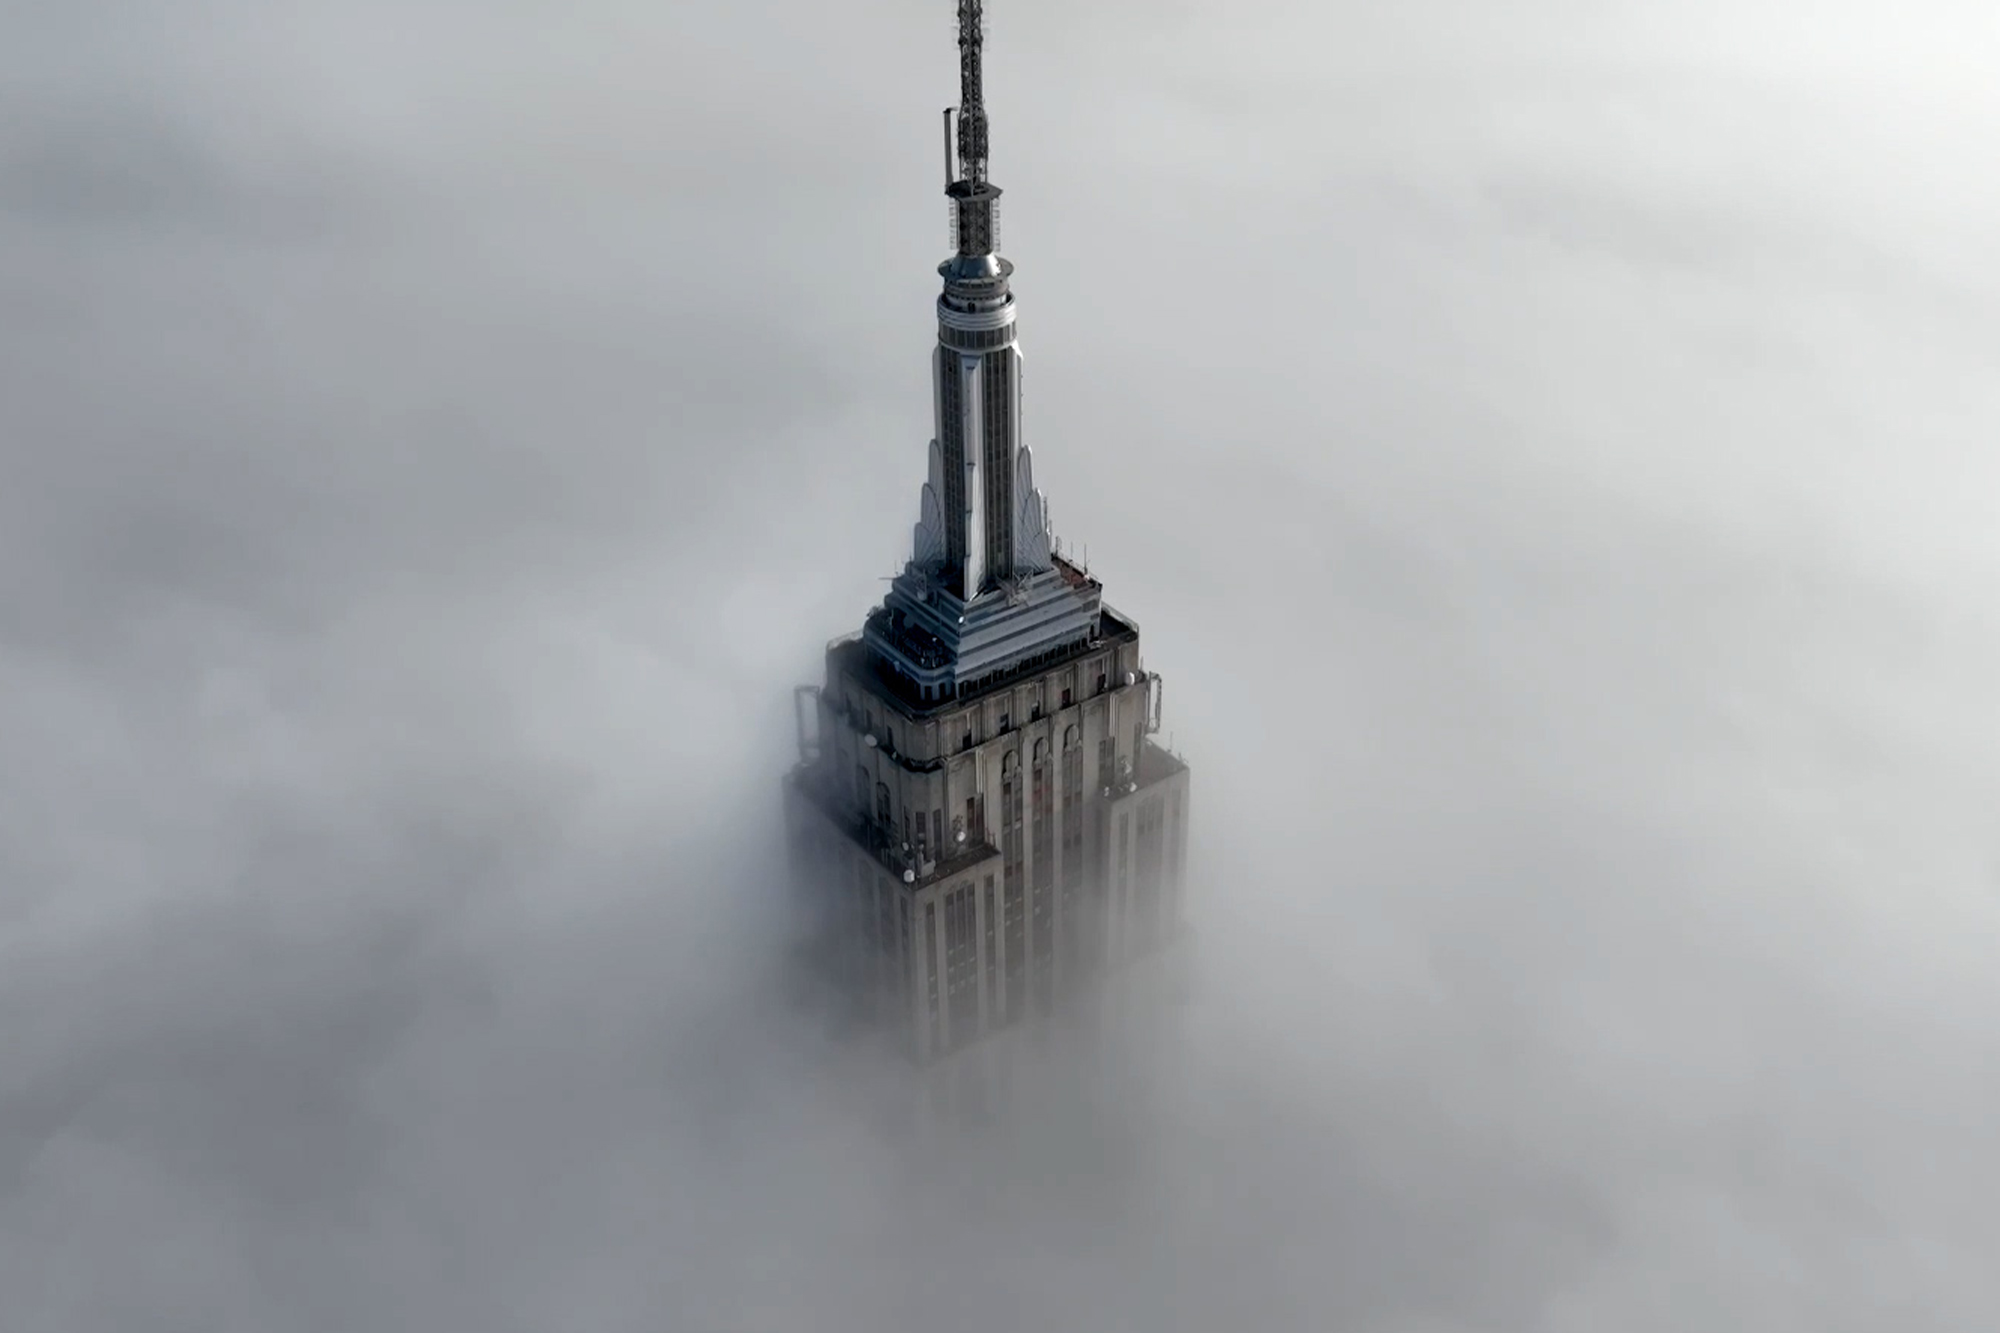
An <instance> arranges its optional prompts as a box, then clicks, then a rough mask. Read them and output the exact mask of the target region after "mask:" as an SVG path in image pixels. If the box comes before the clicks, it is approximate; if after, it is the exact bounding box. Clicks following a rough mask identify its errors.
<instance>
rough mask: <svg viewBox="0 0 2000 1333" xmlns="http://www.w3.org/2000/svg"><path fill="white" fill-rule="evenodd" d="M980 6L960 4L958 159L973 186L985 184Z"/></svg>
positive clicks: (967, 0)
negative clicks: (980, 60)
mask: <svg viewBox="0 0 2000 1333" xmlns="http://www.w3.org/2000/svg"><path fill="white" fill-rule="evenodd" d="M979 5H980V0H958V157H959V161H960V162H962V163H963V164H964V167H965V179H966V180H967V181H969V182H970V183H972V184H974V185H983V184H985V182H986V98H985V93H984V89H983V88H982V87H981V86H980V85H981V74H982V70H981V69H980V62H979V50H980V47H982V46H983V45H985V42H986V34H985V33H984V32H983V31H982V30H981V29H982V26H983V25H982V22H981V19H980V15H979Z"/></svg>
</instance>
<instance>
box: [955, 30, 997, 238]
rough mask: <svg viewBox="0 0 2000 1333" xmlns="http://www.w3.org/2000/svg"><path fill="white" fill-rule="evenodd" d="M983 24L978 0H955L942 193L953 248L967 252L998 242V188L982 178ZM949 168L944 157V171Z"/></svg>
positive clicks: (984, 154) (983, 141)
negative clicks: (949, 133) (954, 105)
mask: <svg viewBox="0 0 2000 1333" xmlns="http://www.w3.org/2000/svg"><path fill="white" fill-rule="evenodd" d="M984 26H985V22H984V19H983V18H982V17H981V14H980V0H958V97H959V105H958V166H957V172H958V176H957V179H955V180H952V181H950V182H949V183H948V184H947V185H946V186H945V193H946V194H948V195H950V196H951V198H952V200H953V226H954V230H955V231H956V233H957V236H958V252H959V254H961V255H966V256H978V255H990V254H992V253H993V251H994V249H995V247H996V246H997V245H998V244H999V236H998V234H997V228H998V221H999V219H998V213H999V205H1000V191H999V190H998V189H997V188H996V187H995V186H994V185H993V184H992V183H991V182H989V181H988V180H987V179H986V93H985V89H984V88H983V87H982V82H983V74H984V70H983V69H982V68H981V62H980V48H981V47H982V46H984V45H985V43H986V34H985V32H984V30H983V29H984ZM946 156H947V158H949V156H950V155H949V154H948V153H947V155H946ZM951 171H952V167H951V165H950V163H949V161H947V163H946V174H947V175H950V174H951Z"/></svg>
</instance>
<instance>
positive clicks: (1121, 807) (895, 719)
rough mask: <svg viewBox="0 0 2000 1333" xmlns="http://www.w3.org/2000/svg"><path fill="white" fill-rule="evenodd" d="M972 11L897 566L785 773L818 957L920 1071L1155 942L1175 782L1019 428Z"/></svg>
mask: <svg viewBox="0 0 2000 1333" xmlns="http://www.w3.org/2000/svg"><path fill="white" fill-rule="evenodd" d="M984 44H985V33H984V29H983V17H982V14H981V4H980V0H958V50H959V104H958V106H957V107H956V108H948V109H947V110H946V111H945V113H944V128H945V195H946V197H947V199H948V200H949V201H950V215H951V219H952V227H951V232H952V248H953V251H954V253H953V254H951V255H950V256H949V257H948V258H946V259H945V260H944V261H943V262H942V263H941V264H939V265H938V274H939V276H940V277H941V278H942V279H943V289H942V291H941V292H940V293H939V296H938V299H937V343H936V346H935V348H934V349H933V352H932V361H931V368H932V410H933V416H934V427H935V428H934V432H933V435H932V438H931V441H930V446H929V449H928V453H927V459H928V469H927V476H926V480H925V482H924V484H923V487H922V490H921V493H920V498H919V504H918V520H917V524H916V528H915V531H914V533H913V534H912V542H911V552H910V558H909V560H908V562H907V563H906V564H905V566H904V568H903V571H902V572H901V573H900V574H899V575H897V576H896V577H895V578H894V579H893V580H892V581H891V584H890V588H889V591H888V593H887V594H886V596H885V597H884V599H883V602H882V604H881V605H880V606H878V607H877V608H875V610H874V611H872V612H871V613H870V614H869V615H868V616H867V618H866V620H865V621H864V623H863V626H862V629H861V632H860V633H858V634H853V635H849V636H847V637H845V638H842V639H837V640H835V641H834V642H833V643H832V644H830V645H828V648H827V654H826V679H825V683H824V684H823V685H818V686H805V687H802V688H801V690H800V691H799V703H800V710H799V751H800V760H799V764H798V766H797V767H796V768H795V769H794V770H793V772H792V774H791V775H790V777H789V778H788V780H787V783H786V793H787V802H786V806H787V817H788V827H789V832H790V836H791V838H792V847H793V855H794V865H795V867H796V869H797V872H798V876H797V877H798V880H799V883H800V887H801V890H802V892H804V893H805V894H806V895H807V902H808V903H809V905H810V906H811V908H812V910H813V911H814V912H815V913H816V915H817V917H818V919H820V920H821V921H822V923H823V929H824V939H825V941H826V944H827V948H826V950H825V952H824V954H823V955H822V956H823V958H824V959H826V960H829V961H830V962H831V964H832V966H833V967H834V970H835V972H836V973H837V974H838V975H839V976H840V977H841V978H842V979H843V981H844V983H845V987H844V988H845V989H846V991H847V992H848V993H849V994H852V995H854V996H856V997H859V998H860V999H861V1000H862V1001H863V1002H864V1003H865V1004H866V1005H867V1006H868V1007H869V1008H870V1009H872V1010H873V1011H874V1012H876V1013H877V1014H878V1015H880V1016H881V1017H883V1018H884V1019H885V1020H886V1021H887V1022H888V1024H889V1026H890V1027H891V1029H892V1030H893V1031H895V1032H896V1033H897V1034H899V1036H900V1038H901V1039H902V1040H903V1041H904V1042H905V1044H906V1046H907V1048H908V1049H909V1051H910V1052H911V1053H912V1054H913V1055H914V1056H916V1057H917V1058H919V1059H931V1058H935V1057H937V1056H939V1055H941V1054H944V1053H947V1052H950V1051H953V1050H956V1049H957V1048H959V1047H961V1046H964V1045H966V1044H967V1043H969V1042H971V1041H972V1040H973V1039H974V1038H976V1037H978V1036H979V1035H981V1034H982V1033H985V1032H988V1031H992V1030H994V1029H996V1028H998V1027H1003V1026H1006V1025H1008V1024H1010V1023H1013V1022H1015V1021H1016V1020H1018V1019H1021V1018H1023V1017H1024V1016H1026V1015H1028V1014H1030V1013H1032V1012H1034V1011H1035V1010H1036V1009H1038V1008H1039V1009H1046V1008H1047V1007H1049V1006H1050V1005H1052V1004H1053V1003H1055V1001H1056V999H1057V997H1058V996H1059V995H1060V994H1062V993H1064V991H1065V989H1066V988H1067V987H1069V986H1071V985H1072V984H1074V983H1079V982H1081V981H1083V980H1085V979H1087V978H1089V977H1091V976H1093V975H1096V974H1099V973H1101V972H1103V971H1104V970H1105V969H1106V968H1107V967H1110V966H1112V965H1115V964H1116V963H1118V962H1119V961H1121V960H1123V959H1126V958H1130V957H1134V956H1138V955H1141V954H1145V953H1148V952H1150V951H1152V950H1154V949H1156V948H1157V947H1159V946H1160V945H1161V944H1163V943H1164V942H1166V941H1168V940H1170V939H1172V938H1173V937H1174V936H1175V935H1176V933H1177V930H1178V923H1179V922H1180V921H1181V919H1182V905H1183V897H1184V886H1185V850H1186V838H1187V790H1188V769H1187V766H1186V765H1185V764H1184V763H1182V762H1181V760H1180V759H1179V758H1178V757H1176V756H1174V755H1172V754H1170V753H1169V752H1168V751H1167V750H1166V749H1164V748H1162V747H1161V746H1160V745H1159V744H1158V743H1157V741H1156V740H1155V737H1156V735H1157V733H1158V731H1159V729H1160V721H1161V717H1160V707H1161V687H1160V678H1159V677H1158V676H1157V675H1154V674H1152V673H1149V672H1148V671H1147V670H1146V669H1145V666H1144V664H1143V663H1142V661H1141V660H1140V655H1139V627H1138V625H1137V623H1136V622H1134V621H1133V620H1131V619H1130V618H1129V617H1126V616H1123V615H1121V614H1119V613H1118V612H1117V611H1114V610H1113V609H1112V608H1111V607H1110V606H1108V605H1106V604H1105V602H1104V597H1103V586H1102V584H1100V583H1099V582H1098V580H1096V579H1094V578H1092V577H1091V576H1090V574H1089V572H1088V571H1087V570H1085V569H1083V568H1081V567H1079V566H1078V565H1077V564H1075V563H1074V562H1073V561H1070V560H1066V559H1064V558H1063V557H1062V556H1061V555H1060V554H1059V553H1058V551H1057V550H1056V546H1055V543H1054V541H1053V539H1052V537H1051V535H1050V528H1049V518H1048V502H1047V500H1046V499H1045V498H1044V497H1043V495H1042V493H1041V492H1040V491H1039V490H1037V489H1036V487H1035V484H1034V473H1033V460H1032V457H1031V455H1030V453H1029V450H1028V447H1027V445H1026V444H1025V443H1024V442H1023V440H1022V430H1021V367H1022V360H1021V349H1020V344H1019V339H1018V337H1017V334H1016V323H1015V314H1016V310H1015V301H1014V293H1013V290H1012V287H1011V284H1010V279H1011V278H1012V276H1013V272H1014V266H1013V264H1012V263H1010V262H1009V261H1008V260H1006V259H1004V258H1002V257H1001V256H1000V255H999V253H998V246H999V202H1000V188H999V187H998V186H996V185H994V184H993V182H992V180H991V178H990V174H989V163H988V151H989V147H990V127H989V123H988V119H987V112H986V100H985V88H984V59H983V57H984Z"/></svg>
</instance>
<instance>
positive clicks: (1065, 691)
mask: <svg viewBox="0 0 2000 1333" xmlns="http://www.w3.org/2000/svg"><path fill="white" fill-rule="evenodd" d="M1069 696H1070V688H1069V686H1067V685H1065V686H1063V693H1062V700H1063V701H1062V706H1063V707H1064V708H1068V707H1069V704H1070V698H1069Z"/></svg>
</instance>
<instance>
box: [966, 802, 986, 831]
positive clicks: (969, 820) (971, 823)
mask: <svg viewBox="0 0 2000 1333" xmlns="http://www.w3.org/2000/svg"><path fill="white" fill-rule="evenodd" d="M978 829H979V824H978V813H977V811H976V810H975V809H974V808H973V798H972V797H970V796H968V797H966V798H965V836H966V837H968V838H981V839H982V840H983V836H984V835H983V834H981V833H980V832H978Z"/></svg>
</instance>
